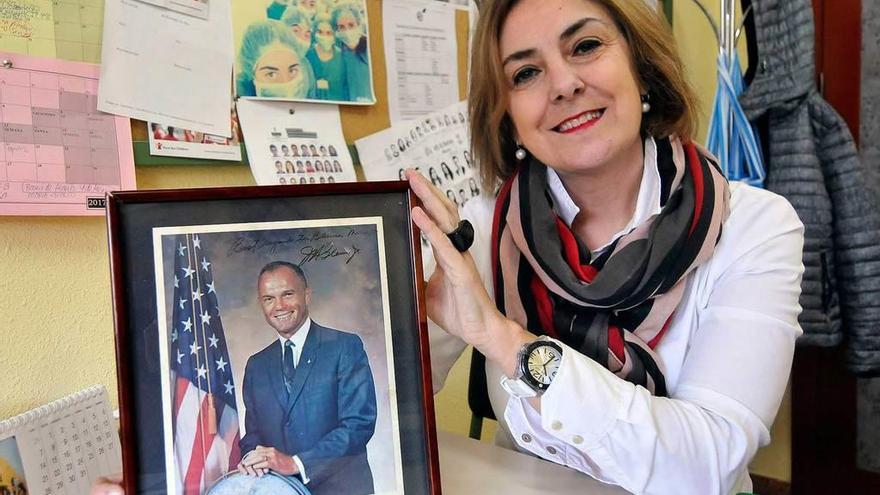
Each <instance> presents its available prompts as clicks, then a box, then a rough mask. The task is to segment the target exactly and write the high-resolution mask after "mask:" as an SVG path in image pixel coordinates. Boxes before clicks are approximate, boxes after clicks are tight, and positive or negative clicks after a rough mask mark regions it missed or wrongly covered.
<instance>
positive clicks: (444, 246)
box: [406, 169, 534, 374]
mask: <svg viewBox="0 0 880 495" xmlns="http://www.w3.org/2000/svg"><path fill="white" fill-rule="evenodd" d="M406 178H407V180H408V181H409V183H410V187H411V188H412V190H413V192H414V193H415V194H416V196H418V197H419V199H420V200H421V201H422V205H423V207H418V206H417V207H415V208H413V211H412V219H413V221H414V222H415V224H416V225H417V226H418V227H419V228H420V229H421V230H422V232H424V233H425V236H427V238H428V241H429V242H430V243H431V247H432V248H433V250H434V257H435V259H436V260H437V267H436V269H435V270H434V273H433V274H432V275H431V278H430V279H429V280H428V285H427V289H426V293H425V295H426V298H427V305H428V316H429V317H430V318H431V319H432V320H433V321H434V322H435V323H437V324H438V325H440V327H441V328H443V329H444V330H446V331H447V332H449V333H451V334H453V335H456V336H458V337H460V338H461V339H462V340H464V341H465V342H467V343H469V344H471V345H473V346H474V347H475V348H476V349H477V350H479V351H480V352H482V353H483V354H484V355H486V357H487V358H489V359H490V360H492V361H495V362H496V363H498V364H499V365H501V366H502V370H503V371H504V372H505V373H508V371H509V372H510V373H508V374H511V373H512V372H513V367H514V366H515V358H516V353H517V350H518V349H519V348H520V347H521V346H522V344H523V343H524V342H527V341H528V340H530V337H531V338H534V337H533V336H531V334H529V333H528V332H526V331H525V330H523V329H522V327H520V326H519V325H517V324H516V323H514V322H513V321H511V320H509V319H507V318H506V317H505V316H504V315H502V314H501V313H500V312H499V311H498V309H497V308H496V307H495V304H494V303H493V302H492V300H491V298H490V297H489V294H488V293H487V292H486V289H485V287H484V286H483V282H482V280H481V278H480V275H479V272H478V271H477V268H476V265H475V264H474V259H473V257H471V255H470V253H468V252H467V251H465V252H464V253H461V252H459V251H458V250H457V249H456V248H455V246H453V245H452V242H451V241H450V240H449V238H448V237H447V233H449V232H452V231H453V230H455V228H456V227H457V226H458V222H459V217H458V209H457V207H456V206H455V205H454V204H453V203H452V202H451V201H449V199H448V198H446V196H445V195H443V194H442V193H441V192H440V190H438V189H437V188H436V187H434V186H433V185H432V184H431V183H430V182H428V180H427V179H425V178H424V177H423V176H422V175H421V174H420V173H418V172H416V171H415V170H412V169H410V170H407V171H406Z"/></svg>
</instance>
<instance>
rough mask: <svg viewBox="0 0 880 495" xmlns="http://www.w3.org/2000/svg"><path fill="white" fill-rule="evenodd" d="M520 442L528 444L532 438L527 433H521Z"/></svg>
mask: <svg viewBox="0 0 880 495" xmlns="http://www.w3.org/2000/svg"><path fill="white" fill-rule="evenodd" d="M522 440H523V442H525V443H529V442H531V441H532V436H531V435H529V434H528V433H523V434H522Z"/></svg>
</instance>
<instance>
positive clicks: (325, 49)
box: [306, 18, 349, 101]
mask: <svg viewBox="0 0 880 495" xmlns="http://www.w3.org/2000/svg"><path fill="white" fill-rule="evenodd" d="M314 31H315V44H314V45H312V48H311V49H310V50H309V51H308V52H307V53H306V58H308V59H309V63H310V64H311V66H312V68H313V69H314V70H315V97H317V98H319V99H322V100H332V101H347V100H348V97H349V92H348V77H347V75H346V72H345V62H344V61H343V60H342V50H340V49H339V47H338V46H337V45H336V33H335V31H334V30H333V25H332V24H331V23H330V19H326V18H324V19H319V20H318V21H316V22H315V30H314Z"/></svg>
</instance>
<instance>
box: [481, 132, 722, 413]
mask: <svg viewBox="0 0 880 495" xmlns="http://www.w3.org/2000/svg"><path fill="white" fill-rule="evenodd" d="M657 169H658V171H659V175H660V183H661V195H660V197H661V199H660V205H661V207H662V209H661V211H660V213H658V214H656V215H654V216H652V217H650V218H649V219H648V220H646V221H645V222H644V223H642V224H641V225H639V226H637V227H636V228H635V229H633V230H632V231H631V232H629V233H628V234H625V235H623V236H621V237H619V238H618V239H617V240H615V241H614V242H613V243H612V244H610V245H609V246H608V247H607V248H606V249H604V250H602V252H601V253H599V254H598V255H597V256H596V257H595V258H593V257H592V255H591V253H590V251H589V249H587V246H586V245H585V244H584V243H583V242H581V240H580V239H578V237H577V235H576V234H575V233H574V232H572V230H571V229H570V228H569V227H568V225H566V224H565V222H563V221H562V220H561V219H560V218H559V216H558V215H557V214H556V213H555V212H554V211H553V204H552V200H551V198H550V194H549V190H548V185H547V169H546V166H545V165H543V164H542V163H540V162H538V161H537V160H535V159H534V158H532V159H530V161H529V162H526V163H525V164H524V165H522V166H521V167H520V168H519V170H518V171H517V172H516V173H515V174H514V175H513V176H512V177H511V178H510V179H508V180H507V181H506V182H505V183H504V185H503V187H502V188H501V191H500V193H499V196H498V199H497V201H496V203H495V217H494V222H493V228H492V263H493V268H494V281H495V301H496V304H497V306H498V309H499V310H500V311H501V312H502V313H504V314H505V315H507V317H508V318H511V319H512V320H514V321H516V322H517V323H519V324H520V325H522V326H523V328H526V329H529V330H530V331H532V332H534V333H538V334H545V335H548V336H550V337H554V338H557V339H559V340H560V341H562V342H564V343H565V344H566V345H568V346H569V347H571V348H573V349H575V350H577V351H579V352H581V353H582V354H584V355H585V356H587V357H589V358H591V359H593V360H595V361H596V362H598V363H600V364H602V365H603V366H605V367H607V368H608V369H609V370H610V371H611V372H613V373H615V374H616V375H617V376H619V377H621V378H623V379H625V380H627V381H630V382H632V383H635V384H637V385H642V386H644V387H645V388H647V389H648V390H650V391H651V393H653V394H655V395H661V396H663V395H666V382H665V380H664V378H663V370H662V367H661V363H660V361H659V360H658V358H657V354H656V353H655V352H654V348H655V347H656V345H657V344H658V343H659V342H660V339H662V338H663V335H664V333H665V332H666V329H667V328H668V327H669V322H670V321H671V320H672V314H673V312H674V311H675V308H676V306H677V305H678V303H679V302H680V301H681V298H682V294H683V292H684V286H685V281H686V278H687V277H686V276H687V275H688V273H690V272H691V271H692V270H693V269H694V268H696V267H697V266H699V265H700V264H701V263H702V262H703V261H705V260H706V259H708V258H709V257H710V256H711V255H712V252H713V251H714V249H715V245H716V244H717V242H718V239H719V237H720V236H721V225H722V224H723V223H724V221H725V220H726V218H727V215H728V212H729V206H728V202H729V196H730V194H729V190H728V184H727V180H726V179H725V178H724V176H723V175H722V174H721V171H720V170H719V168H718V166H717V164H716V163H714V161H713V158H711V155H709V153H708V152H706V151H704V150H702V149H697V147H696V146H695V145H694V144H693V143H690V142H689V143H686V144H682V143H681V141H679V140H678V139H675V138H672V139H669V138H665V139H660V140H657Z"/></svg>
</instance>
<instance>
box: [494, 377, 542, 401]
mask: <svg viewBox="0 0 880 495" xmlns="http://www.w3.org/2000/svg"><path fill="white" fill-rule="evenodd" d="M501 388H503V389H504V391H505V392H507V393H508V394H510V395H511V396H512V397H516V398H517V399H526V398H529V397H535V396H536V395H538V392H536V391H535V389H533V388H532V387H530V386H529V385H528V384H527V383H526V382H524V381H522V380H521V379H518V378H508V377H506V376H503V375H502V377H501Z"/></svg>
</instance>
